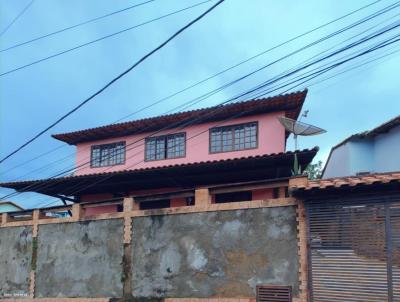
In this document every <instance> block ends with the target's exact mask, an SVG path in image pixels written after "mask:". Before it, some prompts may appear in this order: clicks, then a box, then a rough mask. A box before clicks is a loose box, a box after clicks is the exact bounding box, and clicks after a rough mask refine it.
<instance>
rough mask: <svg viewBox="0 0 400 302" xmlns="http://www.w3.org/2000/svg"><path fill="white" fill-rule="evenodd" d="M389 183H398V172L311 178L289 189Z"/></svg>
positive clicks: (322, 188)
mask: <svg viewBox="0 0 400 302" xmlns="http://www.w3.org/2000/svg"><path fill="white" fill-rule="evenodd" d="M389 183H400V172H392V173H375V174H367V175H363V176H349V177H337V178H329V179H319V180H311V181H307V182H304V183H300V184H298V185H293V186H292V187H291V189H293V190H294V191H312V190H314V191H321V190H327V189H341V188H342V189H343V188H350V187H360V186H368V185H377V184H389Z"/></svg>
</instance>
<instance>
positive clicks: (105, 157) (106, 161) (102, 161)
mask: <svg viewBox="0 0 400 302" xmlns="http://www.w3.org/2000/svg"><path fill="white" fill-rule="evenodd" d="M90 163H91V167H94V168H96V167H107V166H114V165H121V164H124V163H125V142H119V143H112V144H104V145H95V146H92V152H91V160H90Z"/></svg>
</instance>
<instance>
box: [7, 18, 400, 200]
mask: <svg viewBox="0 0 400 302" xmlns="http://www.w3.org/2000/svg"><path fill="white" fill-rule="evenodd" d="M380 12H381V11H380ZM373 15H375V16H377V13H375V14H373ZM368 19H370V18H363V19H362V20H361V21H357V22H355V23H353V24H351V25H350V26H346V27H345V28H344V29H341V30H337V31H336V32H334V33H332V34H330V35H328V36H326V37H324V38H320V39H318V40H317V41H318V42H321V41H324V40H325V39H327V38H330V37H332V36H334V35H335V34H338V33H341V32H343V31H344V30H345V29H346V30H347V29H349V28H352V27H354V26H356V25H359V24H361V23H362V22H365V20H368ZM391 29H393V27H392V28H391ZM391 29H390V30H391ZM386 31H388V30H386ZM386 31H385V32H386ZM378 33H379V32H378ZM383 33H384V32H383V31H381V32H380V33H379V34H383ZM376 36H378V35H377V34H376V35H375V36H371V35H368V36H367V37H365V38H363V39H360V40H359V41H357V42H355V43H351V44H350V45H348V46H346V47H344V48H342V49H340V50H339V51H337V52H334V53H332V54H330V55H329V56H326V57H324V58H322V59H320V60H317V61H315V62H312V63H311V64H308V65H306V66H303V67H301V68H299V69H297V70H295V71H294V72H292V73H290V74H286V75H285V74H284V76H282V77H281V78H277V77H274V78H272V79H271V80H269V81H268V82H269V83H268V82H263V83H262V84H260V85H257V86H255V88H253V89H252V90H250V91H249V92H247V93H246V94H244V95H248V94H249V93H253V92H255V91H257V90H258V89H260V88H262V87H265V86H266V85H270V84H272V83H274V82H276V81H278V80H281V79H283V78H285V77H288V76H290V75H291V74H295V73H297V72H298V71H300V70H302V69H306V68H308V67H309V66H311V65H314V64H316V63H318V62H320V61H322V60H325V59H327V58H329V57H332V56H333V55H336V54H338V53H340V52H343V51H345V50H347V49H349V48H351V47H355V46H357V45H358V44H361V43H364V42H366V41H367V40H370V39H372V38H375V37H376ZM315 44H316V42H312V43H310V44H308V46H312V45H315ZM306 48H307V46H305V47H302V48H301V49H306ZM297 52H298V50H297V51H294V52H292V53H291V54H293V53H297ZM285 57H287V56H285ZM280 60H281V59H278V60H276V61H274V62H278V61H280ZM274 62H272V63H269V64H267V65H265V66H264V67H262V68H259V69H257V70H256V71H253V72H251V73H249V74H247V75H245V76H243V77H241V78H239V79H237V80H234V81H232V82H230V83H227V84H225V85H223V86H221V87H220V88H217V89H215V90H214V91H212V92H209V93H207V94H205V95H203V96H201V97H198V98H195V99H194V100H195V101H196V103H197V102H198V100H199V99H200V100H199V101H201V100H202V99H204V98H203V97H204V96H205V97H208V96H210V95H213V94H215V93H216V92H218V91H220V90H221V89H223V88H226V87H229V86H230V85H232V84H233V83H235V82H238V81H240V80H242V79H243V78H246V77H247V76H249V75H251V74H254V73H255V72H258V71H260V70H262V69H263V68H265V67H266V66H270V65H271V64H273V63H274ZM306 62H308V60H307V61H306ZM290 71H292V70H290ZM285 87H286V86H285ZM244 95H240V96H239V97H242V96H244ZM233 100H234V99H233ZM229 101H232V99H231V100H229ZM188 103H189V105H190V104H193V100H192V101H190V102H188ZM225 103H226V102H224V103H223V104H225ZM178 126H181V125H178ZM162 130H164V129H161V130H159V131H162ZM159 131H157V132H156V133H153V134H151V135H154V134H157V133H158V132H159ZM138 141H140V140H138ZM138 141H136V142H138ZM136 142H133V143H130V144H129V145H131V144H134V143H136ZM129 145H128V146H129ZM131 149H132V148H131ZM128 150H130V149H128ZM88 163H90V161H88V162H87V163H84V164H82V165H79V166H78V167H74V168H72V169H70V170H67V171H63V172H62V173H59V174H57V175H54V176H52V178H54V177H57V176H60V175H62V174H65V173H67V172H70V171H73V170H75V171H77V170H76V169H77V168H80V167H83V166H85V165H86V164H88ZM78 170H79V169H78ZM29 187H35V185H30V186H27V188H29ZM24 189H25V188H24ZM11 194H13V193H11ZM16 194H19V193H18V192H16ZM3 198H6V197H3Z"/></svg>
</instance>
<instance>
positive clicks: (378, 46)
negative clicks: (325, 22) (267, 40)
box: [68, 35, 400, 195]
mask: <svg viewBox="0 0 400 302" xmlns="http://www.w3.org/2000/svg"><path fill="white" fill-rule="evenodd" d="M398 36H400V35H397V37H398ZM390 40H391V41H390ZM399 40H400V38H398V39H395V40H393V38H391V39H389V41H388V42H382V43H380V44H379V45H377V46H375V47H372V48H371V49H369V50H366V51H364V52H362V53H360V54H357V55H355V56H352V57H351V58H348V59H346V60H342V61H341V62H338V63H336V64H333V65H332V66H330V67H328V68H325V69H323V70H322V71H318V72H316V76H319V75H321V74H322V73H325V72H326V71H327V70H331V69H333V68H336V67H338V66H340V65H342V64H345V63H346V62H349V61H351V60H354V59H355V58H358V57H361V56H363V55H365V54H367V53H370V52H372V51H375V50H377V49H380V48H383V47H386V46H388V45H391V44H393V43H396V42H398V41H399ZM316 76H315V77H316ZM313 78H314V77H313ZM300 80H301V79H300ZM296 81H298V80H296ZM286 85H287V84H286ZM286 85H285V86H286ZM245 94H247V92H246V93H244V94H242V95H245ZM237 98H238V97H235V99H237ZM244 113H245V112H240V113H239V114H237V115H235V116H234V117H229V118H228V120H230V119H232V118H237V117H238V116H241V115H243V114H244ZM224 122H226V121H225V120H224V121H222V122H221V123H220V124H222V123H224ZM205 132H208V129H205V130H203V131H202V132H200V133H198V134H196V135H193V136H191V137H189V138H188V139H187V140H190V139H193V138H194V137H197V136H199V135H200V134H202V133H205ZM142 162H143V160H141V161H139V162H137V163H134V164H133V165H131V166H129V167H127V170H128V169H131V168H132V167H134V166H136V165H138V164H140V163H142ZM114 176H115V174H111V175H107V176H105V177H101V178H100V180H98V181H95V182H94V183H92V184H90V185H87V186H84V187H83V188H80V189H79V190H77V191H72V192H70V193H68V195H74V194H77V193H79V192H80V191H82V190H85V189H87V188H90V187H92V186H93V185H96V184H98V183H101V182H104V181H105V180H108V179H110V178H112V177H114ZM78 186H79V185H78ZM75 187H76V186H75Z"/></svg>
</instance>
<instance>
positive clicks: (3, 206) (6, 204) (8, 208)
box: [0, 201, 23, 213]
mask: <svg viewBox="0 0 400 302" xmlns="http://www.w3.org/2000/svg"><path fill="white" fill-rule="evenodd" d="M21 210H23V208H22V207H20V206H19V205H17V204H16V203H14V202H12V201H2V202H0V213H5V212H15V211H21Z"/></svg>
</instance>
